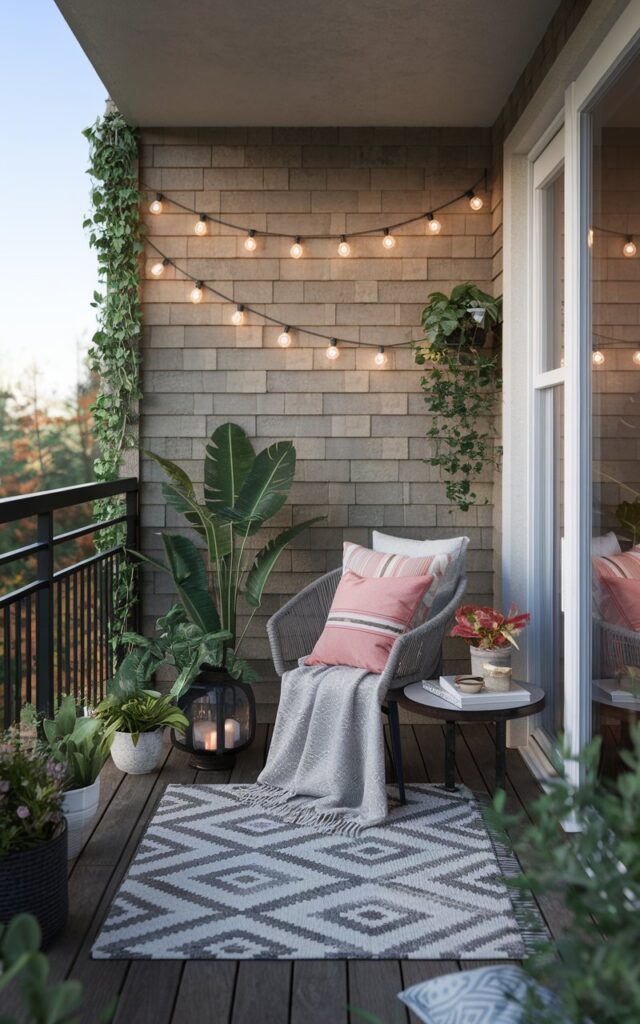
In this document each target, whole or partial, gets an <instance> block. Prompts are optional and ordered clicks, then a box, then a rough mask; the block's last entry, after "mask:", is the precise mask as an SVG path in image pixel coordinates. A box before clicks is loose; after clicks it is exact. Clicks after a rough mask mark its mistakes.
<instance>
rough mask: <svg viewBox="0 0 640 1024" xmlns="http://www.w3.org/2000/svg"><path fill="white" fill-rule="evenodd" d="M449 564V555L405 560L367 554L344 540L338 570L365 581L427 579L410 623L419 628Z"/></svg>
mask: <svg viewBox="0 0 640 1024" xmlns="http://www.w3.org/2000/svg"><path fill="white" fill-rule="evenodd" d="M450 562H451V555H450V554H438V555H422V556H421V557H420V558H407V557H406V556H405V555H392V554H386V553H383V552H380V551H371V550H370V549H369V548H363V547H360V545H359V544H352V543H351V541H345V543H344V549H343V556H342V569H343V572H344V571H346V570H350V571H351V572H355V573H357V574H358V576H365V577H367V579H380V578H381V577H383V576H384V577H394V578H399V577H404V576H423V577H427V576H429V577H430V578H431V582H430V583H429V584H428V586H427V588H426V590H425V592H424V594H423V595H422V600H421V601H420V602H419V604H418V606H417V608H416V613H415V615H414V617H413V623H412V624H413V625H414V626H420V625H421V624H422V623H423V622H425V621H426V619H427V618H428V615H429V611H430V610H431V606H432V604H433V601H434V598H435V596H436V593H437V591H438V587H439V586H440V584H441V583H442V581H443V579H444V577H445V574H446V572H447V569H448V568H449V564H450Z"/></svg>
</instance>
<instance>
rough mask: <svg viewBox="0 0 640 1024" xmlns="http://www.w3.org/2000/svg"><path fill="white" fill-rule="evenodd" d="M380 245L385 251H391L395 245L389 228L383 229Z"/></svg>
mask: <svg viewBox="0 0 640 1024" xmlns="http://www.w3.org/2000/svg"><path fill="white" fill-rule="evenodd" d="M382 244H383V245H384V247H385V249H393V247H394V246H395V244H396V240H395V238H394V237H393V235H390V234H389V228H385V229H384V238H383V239H382Z"/></svg>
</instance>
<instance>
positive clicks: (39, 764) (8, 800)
mask: <svg viewBox="0 0 640 1024" xmlns="http://www.w3.org/2000/svg"><path fill="white" fill-rule="evenodd" d="M63 784H64V768H63V767H62V766H61V765H58V764H56V763H55V761H52V760H50V759H47V758H46V757H44V756H43V755H42V754H41V753H38V752H37V751H34V750H28V749H26V748H25V747H24V746H23V745H22V743H21V742H20V737H19V734H18V732H17V731H16V730H10V731H9V732H7V733H5V735H4V737H3V738H2V741H1V742H0V857H2V856H6V854H8V853H13V852H14V851H16V850H28V849H30V848H31V847H32V846H37V845H38V844H39V843H44V842H47V841H48V840H49V839H53V838H54V836H55V835H56V834H57V833H58V831H59V829H60V826H61V825H62V822H63V814H62V790H63Z"/></svg>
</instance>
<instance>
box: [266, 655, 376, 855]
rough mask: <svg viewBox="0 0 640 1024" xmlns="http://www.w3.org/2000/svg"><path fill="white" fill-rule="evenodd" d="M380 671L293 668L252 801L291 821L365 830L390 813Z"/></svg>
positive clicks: (355, 831)
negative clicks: (373, 672) (385, 764)
mask: <svg viewBox="0 0 640 1024" xmlns="http://www.w3.org/2000/svg"><path fill="white" fill-rule="evenodd" d="M385 689H386V687H385V685H384V684H381V681H380V676H377V675H372V674H371V673H369V672H364V671H363V670H362V669H357V668H346V667H343V666H331V665H329V666H325V665H313V666H307V665H305V664H304V659H301V660H300V661H299V663H298V667H297V668H294V669H292V670H291V671H290V672H285V674H284V675H283V677H282V690H281V696H280V705H279V707H278V715H277V718H276V724H275V727H274V730H273V738H272V740H271V747H270V749H269V756H268V758H267V763H266V765H265V767H264V769H263V771H262V772H261V774H260V775H259V777H258V783H257V785H256V786H252V787H251V788H249V787H247V800H248V801H249V802H250V803H252V804H256V805H258V806H260V807H262V808H263V809H264V810H265V811H270V812H272V813H275V814H276V815H277V816H278V817H280V818H282V819H283V820H284V821H289V822H293V823H298V824H301V825H312V826H314V827H316V828H318V829H319V830H322V831H326V832H335V833H338V834H344V835H352V836H355V835H358V834H359V833H360V832H361V830H362V829H364V828H367V827H369V826H371V825H377V824H379V823H380V822H381V821H384V819H385V818H386V816H387V793H386V789H385V770H384V738H383V731H382V721H381V716H380V705H381V703H382V701H383V699H384V696H385Z"/></svg>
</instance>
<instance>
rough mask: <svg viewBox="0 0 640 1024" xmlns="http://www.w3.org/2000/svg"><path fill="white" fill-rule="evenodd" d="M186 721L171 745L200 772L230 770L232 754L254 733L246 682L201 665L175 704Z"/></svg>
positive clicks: (252, 701) (251, 700)
mask: <svg viewBox="0 0 640 1024" xmlns="http://www.w3.org/2000/svg"><path fill="white" fill-rule="evenodd" d="M178 707H179V708H180V709H181V711H183V712H184V713H185V715H186V716H187V718H188V719H189V727H188V728H187V730H186V732H185V734H184V736H180V737H179V738H178V737H177V736H176V734H175V733H172V738H173V743H174V746H176V747H178V748H179V749H180V750H187V751H188V752H189V753H190V754H191V762H190V763H191V765H192V766H193V767H194V768H198V769H199V770H200V771H220V770H221V769H225V768H230V767H231V765H232V764H233V762H234V760H235V755H236V754H238V753H239V752H240V751H241V750H245V749H246V748H247V747H248V746H249V745H250V744H251V743H252V742H253V738H254V736H255V731H256V705H255V698H254V696H253V690H252V689H251V687H250V686H249V685H248V684H247V683H240V682H238V680H237V679H232V678H231V676H230V675H229V673H228V672H227V671H225V669H220V668H211V667H209V666H207V665H203V666H202V668H201V671H200V674H199V675H198V676H197V678H196V679H194V681H193V682H192V684H191V686H190V687H189V689H188V690H187V692H186V693H185V694H183V695H182V697H181V698H180V700H179V701H178Z"/></svg>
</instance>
